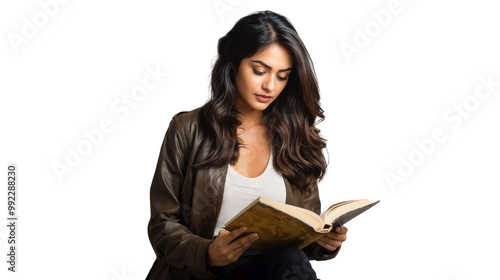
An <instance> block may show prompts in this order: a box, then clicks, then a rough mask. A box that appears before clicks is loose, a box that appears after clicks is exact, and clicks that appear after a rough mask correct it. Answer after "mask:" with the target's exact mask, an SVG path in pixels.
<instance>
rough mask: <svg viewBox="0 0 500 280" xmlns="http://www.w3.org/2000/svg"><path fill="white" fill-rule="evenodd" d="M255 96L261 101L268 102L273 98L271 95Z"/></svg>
mask: <svg viewBox="0 0 500 280" xmlns="http://www.w3.org/2000/svg"><path fill="white" fill-rule="evenodd" d="M255 96H256V97H257V100H259V101H260V102H268V101H269V100H271V96H269V95H262V94H256V95H255Z"/></svg>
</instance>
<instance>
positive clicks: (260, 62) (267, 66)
mask: <svg viewBox="0 0 500 280" xmlns="http://www.w3.org/2000/svg"><path fill="white" fill-rule="evenodd" d="M252 62H256V63H259V64H260V65H262V66H264V67H266V68H268V69H271V70H272V69H273V68H272V67H271V66H269V65H267V64H265V63H264V62H262V61H260V60H252ZM290 70H292V67H290V68H286V69H281V70H278V72H286V71H290Z"/></svg>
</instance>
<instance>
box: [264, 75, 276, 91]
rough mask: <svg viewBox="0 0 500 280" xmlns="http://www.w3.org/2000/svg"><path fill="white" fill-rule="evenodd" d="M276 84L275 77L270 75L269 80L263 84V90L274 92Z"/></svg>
mask: <svg viewBox="0 0 500 280" xmlns="http://www.w3.org/2000/svg"><path fill="white" fill-rule="evenodd" d="M274 83H275V81H274V77H273V76H272V75H268V77H267V79H266V80H265V81H264V83H263V84H262V89H264V90H266V91H273V90H274V86H275V85H274Z"/></svg>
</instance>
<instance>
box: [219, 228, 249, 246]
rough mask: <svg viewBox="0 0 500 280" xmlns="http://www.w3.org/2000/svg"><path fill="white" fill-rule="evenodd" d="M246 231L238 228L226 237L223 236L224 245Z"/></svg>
mask: <svg viewBox="0 0 500 280" xmlns="http://www.w3.org/2000/svg"><path fill="white" fill-rule="evenodd" d="M247 229H248V228H247V227H240V228H237V229H235V230H233V231H230V232H229V233H228V234H227V235H225V236H223V238H224V243H226V244H229V243H231V242H232V241H233V240H234V239H236V238H237V237H238V236H240V235H241V234H242V233H244V232H245V231H246V230H247Z"/></svg>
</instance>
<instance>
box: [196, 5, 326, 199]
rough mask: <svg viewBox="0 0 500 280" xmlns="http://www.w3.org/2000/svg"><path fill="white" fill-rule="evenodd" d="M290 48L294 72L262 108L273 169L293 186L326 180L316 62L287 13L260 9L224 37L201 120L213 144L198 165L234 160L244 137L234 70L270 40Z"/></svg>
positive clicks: (244, 18)
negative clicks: (208, 98)
mask: <svg viewBox="0 0 500 280" xmlns="http://www.w3.org/2000/svg"><path fill="white" fill-rule="evenodd" d="M276 43H277V44H279V45H281V46H283V47H284V48H286V49H287V50H288V52H289V53H290V55H291V56H292V57H293V70H292V71H291V72H290V75H289V80H288V83H287V85H286V86H285V88H284V89H283V91H282V92H281V94H280V95H279V96H278V98H277V99H276V100H275V101H274V102H273V103H271V104H270V105H269V106H268V107H267V108H266V109H265V110H264V112H263V120H264V124H265V125H266V128H267V132H268V135H269V137H270V141H271V145H272V150H273V151H272V152H273V159H274V162H273V164H274V167H275V168H276V170H277V171H278V172H280V173H281V174H282V175H283V176H284V177H285V178H286V179H288V180H289V181H290V183H291V184H292V185H293V186H296V187H297V188H299V189H301V190H306V189H308V188H309V187H311V186H313V184H315V183H316V182H317V181H318V180H321V179H322V178H323V175H324V174H325V171H326V165H327V164H326V161H325V158H324V156H323V152H322V149H323V148H325V147H326V143H325V139H323V138H322V137H321V136H320V135H319V132H320V130H319V129H318V128H316V124H317V123H318V122H321V121H323V120H324V115H323V109H322V108H321V106H320V103H319V99H320V95H319V88H318V82H317V79H316V74H315V71H314V66H313V63H312V60H311V58H310V56H309V53H308V52H307V49H306V47H305V46H304V43H303V42H302V40H301V39H300V37H299V35H298V34H297V31H296V30H295V28H294V27H293V26H292V24H291V23H290V22H289V21H288V19H287V18H286V17H284V16H282V15H279V14H276V13H274V12H271V11H260V12H255V13H252V14H250V15H248V16H246V17H243V18H241V19H240V20H239V21H238V22H237V23H236V24H235V25H234V27H233V28H232V29H231V30H230V31H229V32H228V33H227V34H226V35H225V36H223V37H222V38H220V39H219V42H218V46H217V52H218V57H217V60H216V62H215V65H214V67H213V70H212V75H211V92H212V95H211V98H210V100H208V102H207V103H206V104H205V105H204V106H203V107H202V111H201V116H202V117H201V118H200V119H201V121H202V122H203V125H202V126H203V127H205V129H206V130H207V133H208V134H209V137H208V139H207V141H209V145H210V147H211V149H210V151H209V153H208V154H207V155H206V157H205V158H204V159H203V160H202V161H201V162H200V163H199V164H198V165H197V167H200V168H203V167H208V166H223V165H226V164H228V163H231V164H235V163H236V161H237V159H238V156H239V148H240V147H242V143H241V140H240V139H239V138H238V136H237V133H236V131H237V127H238V126H239V125H240V124H241V122H240V121H239V120H238V118H237V114H238V112H237V111H236V109H235V108H234V101H235V99H236V96H237V94H238V92H237V89H236V86H235V82H234V81H235V80H234V78H235V73H236V70H237V69H238V67H239V64H240V62H241V60H242V59H244V58H248V57H251V56H252V55H254V54H255V53H257V52H259V51H261V50H263V49H264V48H266V47H268V46H270V45H271V44H276Z"/></svg>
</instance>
